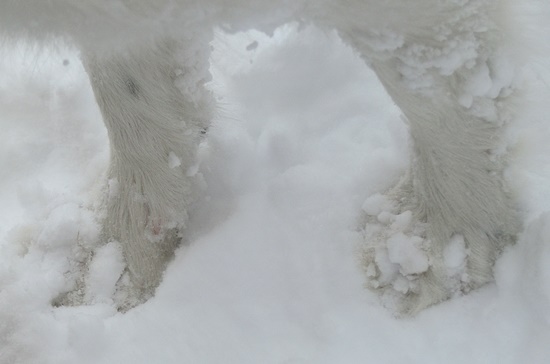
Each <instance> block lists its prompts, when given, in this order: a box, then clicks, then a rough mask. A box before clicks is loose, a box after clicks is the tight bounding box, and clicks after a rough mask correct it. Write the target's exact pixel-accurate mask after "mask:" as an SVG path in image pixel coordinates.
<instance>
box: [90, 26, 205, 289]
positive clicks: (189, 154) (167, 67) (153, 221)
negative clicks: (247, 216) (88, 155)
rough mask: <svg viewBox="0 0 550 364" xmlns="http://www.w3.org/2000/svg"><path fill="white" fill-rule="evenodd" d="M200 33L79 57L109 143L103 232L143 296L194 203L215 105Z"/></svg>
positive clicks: (156, 277) (155, 283) (169, 253)
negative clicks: (203, 141) (185, 40)
mask: <svg viewBox="0 0 550 364" xmlns="http://www.w3.org/2000/svg"><path fill="white" fill-rule="evenodd" d="M203 38H204V37H197V38H196V39H193V43H192V44H184V45H182V44H181V43H179V42H176V41H174V40H162V41H159V42H157V43H156V44H150V45H142V46H140V47H139V48H137V47H136V48H132V49H128V50H124V51H120V52H118V53H116V54H100V55H98V54H94V55H92V54H90V53H87V54H86V57H85V59H84V64H85V67H86V69H87V72H88V74H89V76H90V80H91V83H92V87H93V90H94V94H95V96H96V100H97V103H98V105H99V107H100V109H101V112H102V115H103V119H104V122H105V125H106V127H107V130H108V134H109V140H110V144H111V163H110V167H109V171H108V183H107V186H106V192H105V196H106V200H105V204H104V205H105V211H106V213H105V216H104V234H105V237H106V238H107V239H112V240H116V241H118V242H120V244H121V246H122V251H123V255H124V258H125V260H126V263H127V267H128V271H129V274H130V281H131V285H132V286H133V287H134V288H135V289H136V290H137V291H138V292H139V293H138V295H140V296H141V299H143V298H145V299H146V298H147V297H148V296H150V295H152V294H153V292H154V289H155V288H156V286H158V284H159V283H160V281H161V278H162V273H163V271H164V268H165V266H166V264H167V262H168V260H169V259H170V257H171V256H172V254H173V252H174V249H175V247H176V246H177V244H178V242H179V240H180V239H181V231H182V230H183V229H184V228H185V226H186V222H187V219H188V216H187V213H188V208H189V207H190V205H191V204H192V202H193V196H194V191H193V189H194V184H195V174H196V170H195V168H194V167H195V164H196V160H195V159H196V150H197V146H198V143H199V141H200V138H201V134H202V133H204V131H205V128H206V127H207V124H208V121H209V120H210V116H211V115H210V113H211V110H212V100H211V95H210V94H209V93H208V92H207V91H206V90H205V88H204V83H205V82H206V81H207V80H208V78H209V73H208V56H209V46H208V41H209V39H203Z"/></svg>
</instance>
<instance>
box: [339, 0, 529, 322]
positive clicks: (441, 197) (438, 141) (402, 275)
mask: <svg viewBox="0 0 550 364" xmlns="http://www.w3.org/2000/svg"><path fill="white" fill-rule="evenodd" d="M497 3H498V2H494V1H493V2H491V1H472V2H469V3H468V4H464V5H461V6H458V5H453V4H451V3H449V4H448V5H447V8H445V9H436V11H440V12H439V13H438V14H437V17H427V19H430V21H431V23H429V24H422V23H419V24H415V26H414V27H410V28H408V29H404V30H403V29H400V28H399V27H398V26H396V27H395V29H384V31H379V32H373V31H370V32H369V31H364V32H351V31H347V32H346V31H343V32H342V36H343V38H344V39H346V40H348V41H349V42H350V43H351V44H353V45H354V46H355V48H356V49H357V50H358V51H359V52H360V54H361V55H362V56H363V57H365V58H366V59H367V61H368V62H369V63H370V64H371V65H372V68H373V70H374V71H375V72H376V73H377V75H378V77H379V79H380V80H381V82H382V83H383V84H384V86H385V88H386V90H387V91H388V93H389V94H390V96H391V97H392V99H393V100H394V102H395V103H396V104H397V105H398V106H399V107H400V108H401V110H402V112H403V114H404V116H405V118H406V120H407V123H408V127H409V130H410V135H411V141H412V154H413V159H412V163H411V164H412V167H411V171H410V173H409V174H408V176H407V177H406V178H404V180H403V181H401V183H400V184H399V185H398V186H396V187H395V188H393V189H392V190H391V191H389V192H388V193H387V194H386V195H385V196H375V197H373V198H371V199H369V201H367V204H366V205H365V210H366V212H367V214H369V215H370V217H369V218H368V220H369V223H368V224H367V245H368V247H367V250H366V254H365V256H366V258H365V259H366V266H367V275H368V276H369V285H370V286H371V287H372V288H375V289H377V290H378V291H379V292H381V294H382V296H383V297H384V298H385V299H386V302H388V304H390V305H394V306H395V309H396V310H397V311H398V312H400V313H403V314H414V313H416V312H417V311H419V310H421V309H422V308H424V307H427V306H429V305H432V304H434V303H437V302H439V301H442V300H444V299H446V298H448V297H450V296H451V295H453V294H454V293H458V292H460V291H468V290H470V289H474V288H476V287H479V286H481V285H483V284H485V283H487V282H489V281H491V280H492V266H493V263H494V261H495V259H496V257H497V256H498V253H499V252H500V251H501V250H502V249H503V247H504V246H506V245H507V244H509V243H511V242H513V241H514V239H515V235H516V234H517V232H518V229H519V225H520V224H519V219H518V217H517V216H516V212H515V210H514V208H513V203H512V201H511V199H510V196H509V193H508V191H507V188H506V183H505V179H504V176H503V173H504V168H505V161H506V156H505V149H506V148H505V145H504V142H503V140H502V139H503V138H502V137H503V131H504V126H505V124H506V123H507V121H508V120H509V119H510V117H511V113H510V105H511V103H512V100H513V97H514V87H513V78H514V70H513V67H512V66H511V63H510V62H508V61H507V57H506V56H505V51H504V50H503V49H504V48H503V47H502V37H503V34H504V32H503V29H502V28H500V27H499V25H498V24H497V22H496V21H495V19H493V18H492V16H493V15H494V14H499V13H500V12H499V11H498V10H499V9H498V6H497ZM404 9H405V10H406V8H404ZM449 15H451V16H449ZM434 19H438V20H434Z"/></svg>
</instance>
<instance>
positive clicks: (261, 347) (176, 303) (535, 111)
mask: <svg viewBox="0 0 550 364" xmlns="http://www.w3.org/2000/svg"><path fill="white" fill-rule="evenodd" d="M546 7H548V6H546ZM541 9H543V8H541ZM544 9H546V8H544ZM540 13H542V11H540V12H539V14H540ZM546 19H548V17H547V18H546ZM535 38H537V37H535ZM537 39H540V42H541V43H544V42H546V39H547V31H546V32H541V33H540V34H539V35H538V38H537ZM252 44H255V46H254V47H251V46H250V45H252ZM214 48H215V52H214V54H213V56H212V58H211V60H212V71H213V76H214V81H213V84H212V88H213V90H214V91H215V92H216V96H217V98H218V99H219V100H221V104H222V105H223V106H224V109H223V110H222V111H221V112H220V116H219V117H218V118H217V120H216V122H215V123H214V125H213V126H212V127H211V128H210V131H209V136H208V139H207V141H206V142H205V143H206V144H205V145H203V146H202V147H201V152H200V155H201V161H200V162H201V165H200V173H202V174H203V176H204V180H205V183H206V185H207V186H208V187H207V189H206V191H205V196H204V198H203V201H202V203H201V204H200V205H199V206H198V208H197V211H196V212H195V214H194V216H193V218H192V220H191V222H190V224H189V230H188V237H189V240H190V243H189V245H185V246H182V247H181V248H180V249H179V250H178V251H177V254H176V257H175V259H174V261H173V262H172V263H171V264H170V266H169V267H168V269H167V271H166V273H165V278H164V281H163V283H162V284H161V286H160V287H159V289H158V291H157V294H156V296H155V297H154V298H152V299H151V300H149V301H148V302H147V303H145V304H143V305H141V306H139V307H137V308H135V309H133V310H131V311H129V312H128V313H126V314H121V313H117V312H116V310H115V309H114V307H113V306H112V303H111V302H110V301H109V299H108V297H109V295H110V294H111V292H112V289H113V284H114V277H115V276H118V275H119V274H120V270H121V261H120V252H119V250H118V248H117V245H116V243H114V242H112V243H110V244H108V245H106V246H104V247H103V248H101V249H100V250H99V251H98V252H97V256H96V257H95V258H94V261H93V264H92V265H91V267H90V269H91V275H92V277H93V279H92V283H93V284H92V287H91V288H90V292H88V293H89V294H91V295H93V297H94V300H93V302H94V303H93V304H90V305H88V306H79V307H58V308H54V307H52V306H51V304H50V302H51V300H52V299H53V298H55V297H56V296H57V294H58V293H59V292H61V291H63V290H64V289H66V288H67V287H69V286H70V285H72V284H74V282H72V281H71V279H70V277H67V275H66V273H67V271H68V270H69V269H70V267H71V266H72V265H74V264H77V263H78V261H79V260H80V259H82V257H81V256H79V255H78V254H79V253H78V252H79V251H80V250H79V249H78V247H86V246H89V245H90V244H93V243H94V242H95V241H96V240H97V239H98V236H99V227H98V226H97V224H96V222H95V219H94V215H93V206H94V204H96V203H97V201H99V199H100V194H99V190H100V189H101V188H100V187H101V186H100V185H98V184H99V183H100V181H102V178H103V174H104V171H105V169H106V167H107V164H108V141H107V136H106V132H105V130H104V127H103V125H102V123H101V116H100V114H99V112H98V110H97V108H96V106H95V104H94V101H93V97H92V93H91V90H90V86H89V84H88V81H87V79H86V76H85V74H84V71H83V70H82V67H81V66H80V63H79V61H78V58H77V57H76V55H75V54H74V52H73V51H71V50H66V49H65V48H63V47H61V48H60V49H58V50H56V51H51V52H45V53H42V54H38V53H36V52H35V51H34V50H32V49H29V48H26V47H24V46H21V47H16V48H14V49H12V50H11V51H10V53H9V57H8V56H6V57H2V58H1V61H0V123H1V125H2V133H1V134H0V151H1V153H0V168H1V170H2V171H3V174H2V178H1V179H0V200H1V201H2V204H1V205H0V219H1V220H0V221H2V224H0V363H2V364H3V363H6V364H7V363H24V364H27V363H39V364H42V363H44V364H49V363H52V364H64V363H67V364H68V363H94V364H96V363H132V364H139V363H163V364H169V363H316V364H317V363H423V364H428V363H449V364H453V363H480V364H486V363H499V364H500V363H503V364H505V363H510V364H517V363H541V364H542V363H547V362H548V360H549V358H550V346H549V345H548V342H550V215H549V214H548V213H547V212H548V211H550V145H549V143H548V142H547V141H548V140H549V139H550V128H548V117H547V116H548V102H547V100H549V96H550V89H549V88H548V87H547V86H546V83H547V82H549V81H550V71H549V70H550V68H549V67H548V64H544V62H543V61H541V62H540V63H537V64H536V65H535V64H534V65H533V66H532V67H531V71H530V72H529V73H528V75H527V76H526V82H528V83H530V88H531V90H534V91H533V94H532V95H531V96H532V97H530V98H529V99H528V103H527V105H525V106H524V108H523V110H522V114H521V115H520V116H519V117H518V120H517V122H516V124H515V125H514V128H513V129H512V130H511V131H510V141H511V142H513V146H514V148H513V150H512V154H513V159H512V166H511V168H510V169H509V177H510V180H511V181H513V187H514V190H516V191H518V192H517V194H518V197H519V199H520V202H521V204H522V209H523V211H525V219H526V220H525V226H526V229H525V233H524V234H523V235H522V236H521V237H520V240H519V242H518V244H517V245H516V246H514V247H512V248H510V249H508V250H507V251H506V252H504V255H503V256H502V257H501V259H499V261H498V263H497V267H496V283H495V284H490V285H488V286H486V287H484V288H482V289H480V290H477V291H475V292H471V293H470V294H468V295H466V296H464V297H456V298H454V299H452V300H450V301H448V302H445V303H442V304H440V305H437V306H435V307H433V308H430V309H427V310H425V311H424V312H422V313H420V314H419V315H418V316H417V317H415V318H413V319H395V318H393V317H392V316H391V314H390V313H389V312H388V311H386V310H385V309H383V308H382V307H381V304H380V302H379V299H378V297H376V296H375V295H374V294H373V293H372V292H370V291H368V290H366V289H365V288H364V283H365V276H364V275H365V273H364V272H363V270H362V268H361V266H360V261H359V260H360V258H359V247H360V246H361V239H362V235H361V233H360V229H361V225H362V224H363V223H364V221H362V218H361V214H362V209H363V210H364V211H365V212H367V213H369V214H373V215H376V214H378V213H380V212H382V211H384V210H386V209H387V208H388V207H387V206H385V203H384V201H383V199H381V198H380V197H371V198H370V199H369V200H368V201H369V202H368V203H365V204H364V201H365V200H367V198H368V197H369V196H372V195H375V194H376V193H380V192H383V191H384V190H385V189H386V188H388V187H389V186H390V185H391V184H392V183H394V182H395V181H397V179H398V177H399V176H400V175H401V174H402V173H403V172H404V170H405V168H406V166H407V163H408V154H407V139H406V130H405V127H404V126H403V125H402V123H401V121H400V116H399V115H400V114H399V111H398V110H396V109H395V107H394V106H393V105H392V103H391V101H390V100H389V98H388V96H387V95H386V94H385V92H384V91H383V89H382V87H381V86H380V84H379V83H378V81H377V80H376V78H375V77H374V75H373V74H372V73H371V72H370V71H369V70H368V69H367V68H366V67H365V66H364V65H363V63H362V62H361V61H360V60H359V59H357V57H356V56H355V55H354V54H353V52H352V51H351V50H349V49H348V48H346V47H344V46H342V45H341V44H340V43H339V42H338V40H337V38H336V36H335V35H334V34H328V35H325V34H323V33H321V32H317V31H314V30H311V29H304V30H302V31H301V32H298V31H297V30H296V28H295V27H285V28H282V29H279V30H278V31H277V32H276V34H275V36H274V38H269V37H266V36H263V35H259V34H258V33H256V32H250V33H246V34H238V35H235V36H222V35H220V36H219V38H218V40H217V42H216V43H215V44H214ZM247 48H249V50H247ZM252 48H253V50H251V49H252ZM539 52H541V53H542V55H543V56H545V57H546V58H549V56H550V50H548V49H547V50H546V53H544V52H542V51H541V50H540V49H539ZM543 58H544V57H543ZM543 58H541V59H543ZM482 86H483V87H482ZM488 86H489V85H479V90H480V92H481V91H484V92H487V89H488ZM477 87H478V86H476V89H477ZM482 89H483V90H482ZM110 185H111V190H112V191H111V192H112V193H116V183H115V182H114V181H113V183H111V184H110ZM375 196H376V195H375ZM388 218H390V217H388ZM391 218H392V219H393V223H394V224H395V223H397V224H398V225H399V226H397V225H396V226H395V228H401V227H402V226H405V225H406V224H407V223H408V219H409V218H410V216H400V217H398V218H396V217H395V216H393V217H391ZM390 220H391V219H390ZM390 220H388V222H390ZM452 247H453V250H450V251H449V252H448V255H447V262H448V265H449V267H450V268H458V267H459V266H460V261H461V259H460V258H461V257H462V255H461V254H463V253H464V251H463V250H461V249H460V241H459V238H458V237H457V238H456V241H455V244H453V245H452ZM398 251H399V250H398ZM394 253H395V252H394ZM386 258H388V257H386ZM390 258H391V257H389V258H388V264H389V268H388V271H391V270H392V269H394V270H395V269H396V265H395V264H393V263H391V262H390ZM377 263H379V262H377ZM410 269H411V271H420V270H421V269H423V262H422V261H421V260H417V261H413V262H412V264H411V267H410Z"/></svg>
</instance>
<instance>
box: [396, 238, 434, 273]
mask: <svg viewBox="0 0 550 364" xmlns="http://www.w3.org/2000/svg"><path fill="white" fill-rule="evenodd" d="M423 241H424V239H422V238H420V237H418V236H411V237H409V236H406V235H405V234H403V233H397V234H395V235H393V236H392V237H390V238H389V239H388V242H387V245H388V257H389V260H390V262H392V263H394V264H399V267H400V270H401V272H402V274H405V275H410V274H419V273H423V272H425V271H427V270H428V267H429V264H428V258H427V257H426V254H424V252H423V251H422V249H421V246H422V242H423Z"/></svg>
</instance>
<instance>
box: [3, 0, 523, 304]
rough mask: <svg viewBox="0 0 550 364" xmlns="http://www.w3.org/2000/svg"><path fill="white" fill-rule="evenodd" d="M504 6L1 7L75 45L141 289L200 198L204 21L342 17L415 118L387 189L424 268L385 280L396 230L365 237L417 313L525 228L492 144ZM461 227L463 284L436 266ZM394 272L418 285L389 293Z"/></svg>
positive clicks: (439, 0) (452, 1)
mask: <svg viewBox="0 0 550 364" xmlns="http://www.w3.org/2000/svg"><path fill="white" fill-rule="evenodd" d="M504 5H505V3H504V1H500V0H310V1H307V0H294V1H292V0H232V1H226V0H208V1H204V0H203V1H198V0H171V1H169V0H162V1H158V0H155V1H152V0H151V1H147V0H115V1H112V0H50V1H42V0H7V1H3V2H2V3H1V4H0V30H1V31H2V32H3V33H4V34H5V35H6V36H7V37H12V38H13V37H15V38H21V37H27V38H32V39H37V40H39V41H47V38H48V37H50V36H61V37H65V38H67V39H69V40H70V41H71V42H73V43H75V44H76V45H77V46H79V47H80V48H81V49H82V54H83V63H84V64H85V66H86V69H87V71H88V73H89V75H90V79H91V82H92V86H93V89H94V93H95V95H96V99H97V102H98V104H99V106H100V109H101V111H102V113H103V117H104V121H105V124H106V126H107V129H108V132H109V138H110V141H111V166H110V170H109V181H110V184H109V185H110V186H111V189H110V192H106V202H105V206H106V217H105V223H104V227H105V229H104V230H105V234H106V238H114V239H116V240H119V241H120V242H121V244H122V246H123V251H124V255H125V258H126V260H127V264H128V268H129V271H130V273H131V279H132V282H133V285H134V286H135V288H136V289H137V290H138V291H140V292H141V293H140V294H143V295H149V294H151V293H152V290H154V288H155V287H156V286H157V285H158V283H159V282H160V279H161V277H162V272H163V270H164V267H165V264H166V261H167V259H168V257H169V256H170V254H171V253H172V251H173V249H174V246H175V243H176V241H177V240H178V234H180V233H181V232H182V231H183V230H184V228H185V225H186V222H187V209H188V207H189V206H190V204H191V203H192V200H193V198H194V197H195V195H196V192H194V191H193V183H194V182H193V176H192V175H191V174H190V173H189V168H190V167H191V166H193V165H194V163H195V152H196V149H197V146H198V142H199V139H200V133H201V131H202V130H203V128H205V127H206V126H207V124H208V121H209V119H210V117H211V113H212V110H213V107H214V103H213V101H212V100H211V97H210V95H209V93H208V92H207V91H206V90H205V89H204V83H205V82H206V81H207V80H208V79H209V74H208V57H209V51H210V49H209V41H210V40H211V38H212V36H213V28H214V27H216V26H217V27H222V28H223V29H226V30H229V31H237V30H243V29H249V28H256V29H260V30H264V31H271V30H272V29H274V28H275V27H276V26H278V25H281V24H284V23H286V22H289V21H302V22H312V23H314V24H315V25H317V26H319V27H321V28H336V29H337V30H338V31H339V32H340V35H341V37H342V39H343V40H344V41H346V42H349V44H351V45H352V46H354V47H355V49H356V50H357V52H358V53H359V54H360V55H361V57H363V58H364V59H365V60H366V61H367V63H369V64H370V65H371V66H372V68H373V69H374V71H375V72H376V73H377V74H378V76H379V78H380V80H381V81H382V83H383V84H384V86H385V87H386V89H387V91H388V93H389V94H390V96H391V97H392V98H393V100H394V101H395V103H396V104H397V105H398V106H399V107H400V108H401V110H402V111H403V113H404V115H405V117H406V119H407V120H408V123H409V126H410V131H411V137H412V141H413V152H414V153H413V155H414V158H413V163H412V172H411V173H410V174H409V176H408V177H407V178H406V179H405V180H404V181H403V182H402V183H401V184H400V185H399V186H398V187H396V188H394V189H393V190H392V191H390V192H389V193H388V196H389V197H391V198H392V199H393V201H394V204H393V210H392V211H391V214H393V216H395V215H398V214H400V213H403V212H405V211H408V210H410V211H412V212H413V215H414V221H415V222H413V223H411V224H409V226H407V227H406V228H404V229H403V232H404V233H405V234H406V235H407V236H411V237H412V236H417V237H419V238H421V239H422V241H423V243H422V249H423V251H424V252H425V253H426V255H427V258H428V262H429V268H428V269H427V270H425V271H421V272H416V273H414V274H407V273H406V272H404V271H403V270H402V269H401V270H400V273H398V274H396V273H395V272H393V273H392V274H391V277H390V279H386V278H387V276H388V275H387V274H386V273H385V272H384V268H383V266H382V265H381V264H377V262H379V256H377V254H379V253H380V251H383V250H384V249H385V247H384V244H385V241H386V240H387V239H389V238H390V237H391V236H390V235H391V234H390V233H384V232H382V233H380V231H379V230H378V233H377V234H374V235H372V236H370V237H369V239H370V240H373V239H374V245H372V246H373V248H372V249H370V250H369V249H367V250H368V251H367V254H366V262H367V265H368V266H369V267H371V268H372V267H374V269H373V270H371V272H370V273H369V275H370V279H371V286H373V287H376V288H378V289H379V290H380V291H381V292H383V293H388V292H390V293H391V294H395V295H396V296H398V305H399V306H398V310H399V311H401V312H404V313H414V312H416V311H418V310H419V309H422V308H424V307H426V306H429V305H431V304H433V303H436V302H439V301H441V300H443V299H445V298H447V297H449V296H450V295H451V294H453V292H455V291H456V290H458V289H463V290H469V289H472V288H476V287H478V286H480V285H482V284H484V283H486V282H488V281H490V280H491V279H492V264H493V262H494V260H495V258H496V256H497V254H498V252H499V251H500V250H501V249H502V248H503V246H504V245H506V244H507V243H509V242H511V241H513V240H514V236H515V235H516V233H517V231H518V229H519V224H518V219H517V217H516V214H515V212H514V209H513V206H512V204H511V202H510V199H509V197H508V195H507V192H506V188H505V183H504V179H503V175H502V173H503V168H504V163H503V161H504V159H503V156H502V155H501V154H499V153H497V151H498V150H500V149H501V148H502V142H501V140H500V137H501V135H502V130H503V126H504V125H505V124H506V122H507V120H508V119H509V117H510V115H509V108H508V107H507V105H508V104H510V100H511V97H512V95H513V87H512V78H513V77H508V74H512V76H513V72H510V71H509V70H510V69H511V68H513V67H510V66H509V63H507V60H506V58H507V57H506V51H505V43H504V42H505V40H506V39H505V37H506V32H507V29H506V27H507V20H506V19H505V18H506V11H505V8H504ZM480 75H481V76H480ZM479 77H485V78H486V79H487V82H486V83H487V86H486V87H473V86H472V83H473V81H475V80H476V79H477V78H479ZM503 80H504V81H503ZM174 158H175V160H176V163H173V160H174ZM170 159H172V162H171V161H170ZM375 220H376V219H375ZM371 221H374V220H372V219H371ZM455 236H462V237H463V239H464V241H465V244H466V246H467V248H468V250H469V256H468V262H467V270H466V275H464V276H463V277H462V278H459V279H458V282H457V281H456V279H455V280H453V279H451V278H450V277H449V276H448V274H447V272H446V270H445V267H444V264H443V255H444V250H445V247H446V246H447V245H448V243H449V241H451V239H452V238H453V237H455ZM370 243H371V244H372V241H371V242H370ZM379 243H381V244H382V245H377V244H379ZM350 264H351V263H350ZM384 277H386V278H384ZM383 278H384V279H383ZM399 278H405V279H406V280H407V281H409V282H413V283H414V284H410V285H409V286H408V287H407V288H406V289H404V290H403V289H396V282H398V280H399ZM457 287H458V288H457ZM397 291H400V292H401V293H399V292H397ZM396 292H397V293H396Z"/></svg>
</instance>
